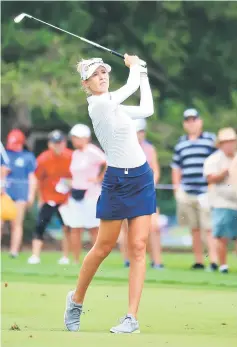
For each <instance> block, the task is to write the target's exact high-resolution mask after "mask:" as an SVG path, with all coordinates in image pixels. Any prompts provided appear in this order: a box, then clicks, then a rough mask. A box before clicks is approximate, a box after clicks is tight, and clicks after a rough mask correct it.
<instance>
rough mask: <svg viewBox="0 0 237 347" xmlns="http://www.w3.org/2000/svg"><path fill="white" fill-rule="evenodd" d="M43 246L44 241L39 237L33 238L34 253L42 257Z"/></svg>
mask: <svg viewBox="0 0 237 347" xmlns="http://www.w3.org/2000/svg"><path fill="white" fill-rule="evenodd" d="M42 247H43V241H42V240H39V239H33V241H32V255H35V256H36V257H40V253H41V250H42Z"/></svg>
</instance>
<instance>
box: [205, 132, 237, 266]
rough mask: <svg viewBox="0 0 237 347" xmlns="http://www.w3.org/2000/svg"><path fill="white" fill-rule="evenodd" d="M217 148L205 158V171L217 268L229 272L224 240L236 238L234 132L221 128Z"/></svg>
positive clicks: (236, 150) (236, 146)
mask: <svg viewBox="0 0 237 347" xmlns="http://www.w3.org/2000/svg"><path fill="white" fill-rule="evenodd" d="M217 147H218V151H217V152H215V153H213V154H212V155H211V156H210V157H209V158H207V159H206V160H205V164H204V175H205V177H206V178H207V180H208V183H209V184H210V189H209V201H210V205H211V207H212V225H213V235H214V237H215V239H216V242H217V250H218V258H219V265H220V267H219V270H220V272H222V273H227V272H228V265H227V244H228V241H229V240H236V239H237V190H236V184H237V176H236V175H235V174H236V169H237V166H236V167H234V166H235V165H236V164H235V160H236V156H237V135H236V132H235V131H234V129H232V128H223V129H221V130H220V131H219V132H218V136H217Z"/></svg>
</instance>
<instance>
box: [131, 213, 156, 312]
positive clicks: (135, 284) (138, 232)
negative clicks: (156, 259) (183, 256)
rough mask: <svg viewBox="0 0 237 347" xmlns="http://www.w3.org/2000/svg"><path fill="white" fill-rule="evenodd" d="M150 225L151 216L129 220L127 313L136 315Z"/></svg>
mask: <svg viewBox="0 0 237 347" xmlns="http://www.w3.org/2000/svg"><path fill="white" fill-rule="evenodd" d="M150 227H151V216H140V217H136V218H133V219H131V220H130V221H129V233H128V247H129V257H130V272H129V308H128V313H129V314H132V315H133V316H134V317H137V311H138V306H139V303H140V299H141V294H142V289H143V284H144V279H145V272H146V245H147V240H148V235H149V231H150Z"/></svg>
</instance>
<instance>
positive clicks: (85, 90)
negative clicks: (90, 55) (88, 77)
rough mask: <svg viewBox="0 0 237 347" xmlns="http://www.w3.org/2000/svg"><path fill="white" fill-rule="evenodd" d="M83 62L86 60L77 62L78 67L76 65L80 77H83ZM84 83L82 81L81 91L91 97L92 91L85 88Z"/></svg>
mask: <svg viewBox="0 0 237 347" xmlns="http://www.w3.org/2000/svg"><path fill="white" fill-rule="evenodd" d="M83 61H84V59H81V60H80V61H78V62H77V65H76V69H77V72H78V73H79V74H80V77H81V68H82V63H83ZM84 82H85V81H81V89H82V90H83V92H85V93H86V94H87V96H89V95H91V90H90V88H88V87H86V86H85V84H84Z"/></svg>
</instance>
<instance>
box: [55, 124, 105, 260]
mask: <svg viewBox="0 0 237 347" xmlns="http://www.w3.org/2000/svg"><path fill="white" fill-rule="evenodd" d="M70 137H71V141H72V144H73V147H74V148H75V150H74V152H73V154H72V161H71V165H70V172H71V175H72V181H71V188H72V189H71V194H70V198H69V200H68V201H67V203H66V204H64V205H62V206H61V207H60V208H59V211H60V213H61V215H62V219H63V221H64V224H65V225H67V226H69V227H70V228H71V231H70V244H71V248H72V252H73V257H74V263H76V264H77V263H78V262H79V258H80V254H81V248H82V247H81V236H82V232H83V230H84V229H88V230H89V232H90V236H91V243H92V244H94V243H95V240H96V237H97V233H98V227H99V223H100V220H99V219H98V218H96V203H97V200H98V197H99V195H100V192H101V182H102V180H103V177H104V172H105V169H106V157H105V154H104V152H103V151H102V150H101V149H100V148H99V147H97V146H95V145H93V144H92V143H90V140H91V131H90V128H89V127H88V126H87V125H84V124H76V125H74V127H73V128H72V129H71V131H70ZM64 256H65V253H64Z"/></svg>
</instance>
